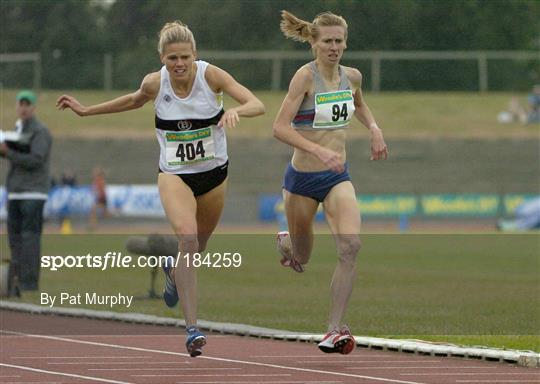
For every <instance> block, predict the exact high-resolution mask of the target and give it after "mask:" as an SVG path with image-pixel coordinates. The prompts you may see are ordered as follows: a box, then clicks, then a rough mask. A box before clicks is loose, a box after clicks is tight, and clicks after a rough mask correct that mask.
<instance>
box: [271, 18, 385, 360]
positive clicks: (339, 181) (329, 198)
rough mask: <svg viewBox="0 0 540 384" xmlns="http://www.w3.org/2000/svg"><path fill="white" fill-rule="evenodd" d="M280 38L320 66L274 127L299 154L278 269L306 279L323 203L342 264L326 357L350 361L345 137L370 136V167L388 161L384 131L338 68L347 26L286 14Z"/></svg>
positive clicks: (293, 86) (350, 208) (354, 217)
mask: <svg viewBox="0 0 540 384" xmlns="http://www.w3.org/2000/svg"><path fill="white" fill-rule="evenodd" d="M281 16H282V21H281V31H282V32H283V33H284V35H285V36H286V37H287V38H291V39H293V40H296V41H301V42H306V43H309V44H310V45H311V49H312V52H313V55H314V57H315V60H314V61H312V62H310V63H307V64H305V65H304V66H302V67H301V68H300V69H299V70H298V71H297V72H296V74H295V75H294V76H293V78H292V80H291V82H290V84H289V91H288V93H287V95H286V96H285V99H284V100H283V103H282V105H281V109H280V110H279V112H278V115H277V117H276V119H275V121H274V125H273V131H274V136H275V137H276V138H277V139H278V140H280V141H282V142H284V143H286V144H289V145H290V146H292V147H293V148H294V153H293V157H292V160H291V162H290V163H289V165H288V166H287V169H286V171H285V177H284V182H283V199H284V201H285V213H286V216H287V223H288V227H289V232H279V233H278V236H277V240H278V250H279V252H280V253H281V256H282V259H281V264H282V265H283V266H286V267H291V268H292V269H294V270H295V271H296V272H303V271H304V269H305V265H306V264H307V263H308V261H309V258H310V256H311V253H312V248H313V220H314V218H315V214H316V212H317V208H318V207H319V204H320V203H322V205H323V208H324V213H325V216H326V220H327V222H328V225H329V227H330V230H331V232H332V234H333V236H334V240H335V242H336V246H337V252H338V263H337V266H336V269H335V271H334V275H333V277H332V282H331V285H330V290H331V295H330V296H331V304H330V315H329V321H328V329H327V334H326V336H325V337H324V339H323V340H322V341H321V342H320V343H319V345H318V346H319V348H320V349H321V350H322V351H323V352H326V353H342V354H348V353H350V352H352V350H353V349H354V346H355V340H354V337H353V336H352V334H351V332H350V330H349V328H348V327H347V326H345V325H344V324H343V323H342V320H343V317H344V315H345V310H346V308H347V304H348V301H349V297H350V295H351V292H352V289H353V285H354V281H355V280H356V256H357V253H358V251H359V250H360V239H359V234H360V222H361V220H360V212H359V209H358V204H357V201H356V193H355V190H354V187H353V185H352V183H351V179H350V177H349V174H348V171H347V162H346V154H345V142H346V130H347V128H348V126H349V123H350V121H351V119H352V117H353V116H355V117H356V118H357V119H358V120H359V121H360V122H361V123H362V124H363V125H364V126H366V127H367V128H368V129H369V130H370V132H371V160H380V159H386V158H387V157H388V149H387V147H386V144H385V142H384V138H383V134H382V131H381V129H380V128H379V127H378V125H377V123H376V122H375V119H374V117H373V115H372V113H371V111H370V110H369V108H368V106H367V104H366V103H365V101H364V98H363V96H362V90H361V85H362V74H361V73H360V72H359V71H358V70H357V69H355V68H350V67H345V66H342V65H340V60H341V58H342V56H343V52H344V50H345V49H346V48H347V22H346V21H345V19H343V18H342V17H341V16H337V15H335V14H333V13H331V12H324V13H321V14H319V15H318V16H317V17H315V19H314V20H313V22H311V23H310V22H307V21H304V20H301V19H299V18H297V17H296V16H294V15H292V14H291V13H289V12H287V11H283V12H282V14H281Z"/></svg>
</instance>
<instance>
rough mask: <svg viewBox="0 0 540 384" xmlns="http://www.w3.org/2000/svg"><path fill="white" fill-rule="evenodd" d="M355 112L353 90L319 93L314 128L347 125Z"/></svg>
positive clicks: (316, 98) (316, 100)
mask: <svg viewBox="0 0 540 384" xmlns="http://www.w3.org/2000/svg"><path fill="white" fill-rule="evenodd" d="M353 113H354V100H353V94H352V91H351V90H345V91H336V92H324V93H317V94H316V95H315V118H314V119H313V128H341V127H345V126H346V125H348V124H349V121H350V120H351V118H352V116H353Z"/></svg>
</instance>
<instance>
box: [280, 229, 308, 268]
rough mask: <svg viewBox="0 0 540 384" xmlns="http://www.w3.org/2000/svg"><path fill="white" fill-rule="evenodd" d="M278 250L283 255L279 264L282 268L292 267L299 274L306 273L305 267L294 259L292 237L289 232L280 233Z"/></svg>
mask: <svg viewBox="0 0 540 384" xmlns="http://www.w3.org/2000/svg"><path fill="white" fill-rule="evenodd" d="M277 249H278V251H279V253H280V254H281V260H280V261H279V262H280V263H281V265H282V266H284V267H291V268H292V269H294V270H295V271H296V272H298V273H301V272H304V266H303V265H302V264H300V263H299V262H298V261H296V260H294V258H293V254H292V253H293V252H292V244H291V237H290V236H289V232H287V231H281V232H278V234H277Z"/></svg>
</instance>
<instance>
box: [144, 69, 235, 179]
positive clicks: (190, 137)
mask: <svg viewBox="0 0 540 384" xmlns="http://www.w3.org/2000/svg"><path fill="white" fill-rule="evenodd" d="M195 63H196V65H197V74H196V76H195V81H194V82H193V88H192V90H191V93H190V94H189V95H188V96H187V97H186V98H184V99H182V98H180V97H178V96H177V95H176V94H175V93H174V90H173V88H172V85H171V81H170V78H169V72H168V71H167V69H166V68H165V66H163V67H162V68H161V84H160V87H159V93H158V95H157V97H156V99H155V101H154V109H155V112H156V135H157V139H158V142H159V147H160V154H159V168H160V169H161V171H163V172H165V173H176V174H178V173H199V172H204V171H209V170H211V169H214V168H216V167H219V166H220V165H223V164H225V163H226V162H227V139H226V136H225V129H224V128H218V127H216V124H217V123H218V122H219V119H220V118H221V116H222V115H223V113H224V111H223V93H220V94H216V93H214V92H213V91H212V89H211V88H210V86H209V85H208V83H207V82H206V79H205V78H204V74H205V72H206V68H207V67H208V63H207V62H205V61H200V60H199V61H196V62H195Z"/></svg>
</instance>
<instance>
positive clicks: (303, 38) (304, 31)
mask: <svg viewBox="0 0 540 384" xmlns="http://www.w3.org/2000/svg"><path fill="white" fill-rule="evenodd" d="M334 26H339V27H343V29H344V30H345V39H347V28H348V26H347V22H346V21H345V19H344V18H343V17H341V16H339V15H336V14H333V13H332V12H323V13H319V14H318V15H317V16H315V18H314V19H313V22H311V23H310V22H308V21H305V20H302V19H299V18H298V17H296V16H295V15H293V14H292V13H290V12H288V11H281V23H280V24H279V27H280V29H281V32H283V34H284V35H285V37H287V38H289V39H293V40H296V41H300V42H302V43H306V42H312V41H315V40H317V38H318V37H319V32H320V31H319V27H334Z"/></svg>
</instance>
